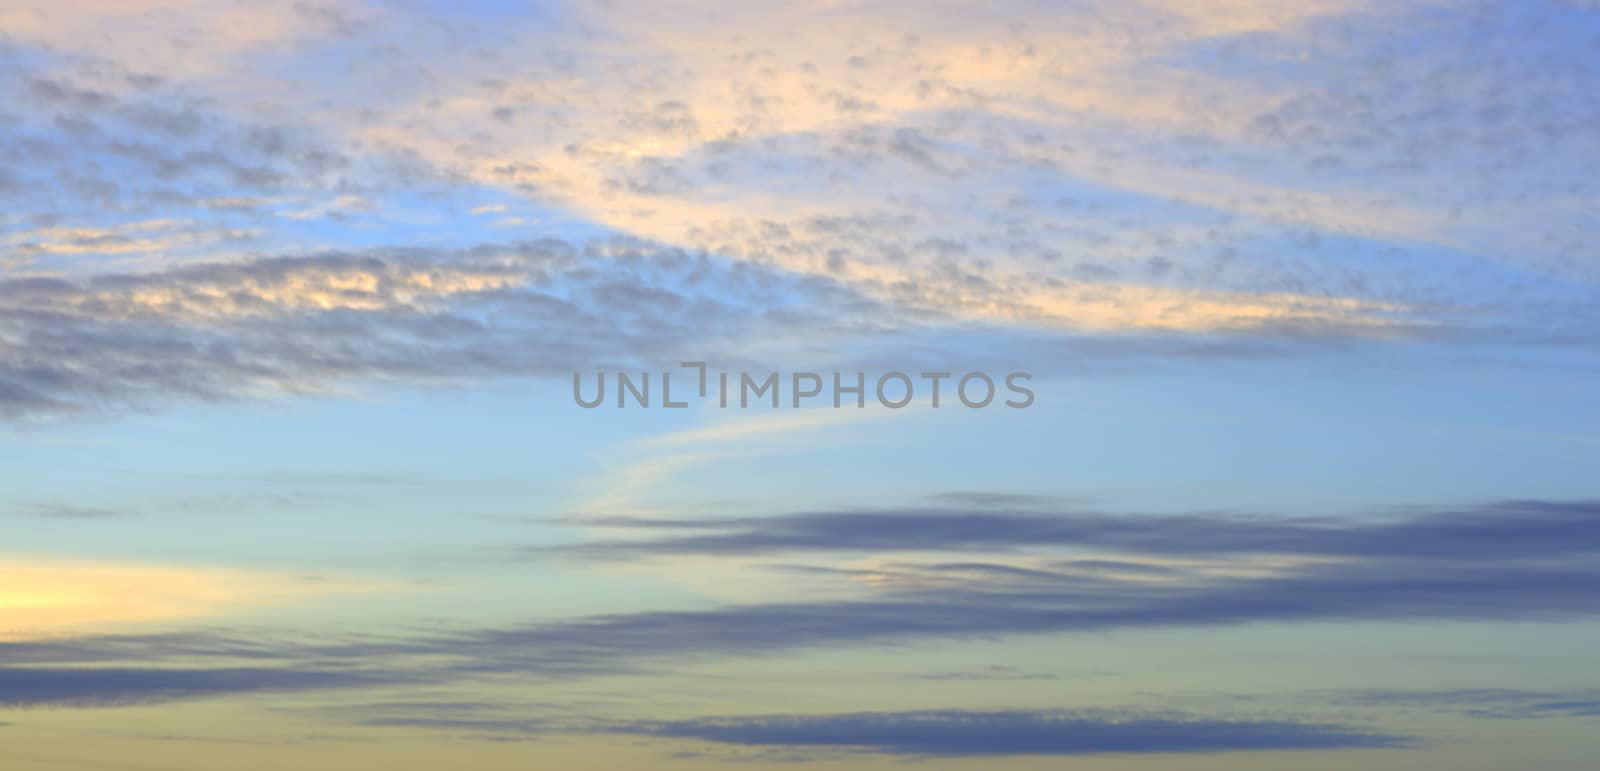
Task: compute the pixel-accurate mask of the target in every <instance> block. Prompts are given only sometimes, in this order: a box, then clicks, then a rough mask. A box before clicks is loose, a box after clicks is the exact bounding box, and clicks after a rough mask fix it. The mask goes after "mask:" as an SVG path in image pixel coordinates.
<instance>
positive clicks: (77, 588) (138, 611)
mask: <svg viewBox="0 0 1600 771" xmlns="http://www.w3.org/2000/svg"><path fill="white" fill-rule="evenodd" d="M370 588H373V587H372V585H364V584H361V583H357V582H345V581H325V580H315V581H314V580H310V579H308V578H307V577H305V576H296V575H291V574H281V573H270V572H264V571H263V572H253V571H242V570H224V569H216V568H197V567H184V566H166V565H133V564H96V563H86V562H81V561H59V560H48V559H40V558H33V557H29V558H18V557H7V556H3V555H0V640H15V639H26V638H31V637H38V636H41V635H52V634H60V633H62V632H68V631H73V632H77V631H89V630H103V629H104V628H106V627H110V626H119V625H124V624H138V623H148V622H153V621H170V620H177V619H189V618H196V617H202V616H210V615H218V614H221V613H223V612H226V611H229V610H232V609H236V608H238V607H240V606H244V605H249V606H261V605H278V604H285V603H289V602H293V601H295V600H297V599H304V598H306V597H309V596H312V595H324V594H329V593H334V592H348V591H360V590H363V589H370Z"/></svg>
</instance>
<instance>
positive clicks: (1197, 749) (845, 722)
mask: <svg viewBox="0 0 1600 771" xmlns="http://www.w3.org/2000/svg"><path fill="white" fill-rule="evenodd" d="M609 730H611V731H613V732H616V733H627V734H640V735H645V736H653V737H659V738H671V739H692V740H698V741H705V742H712V743H716V744H734V745H744V746H765V747H786V748H791V749H832V750H848V751H858V752H869V753H881V754H890V755H907V756H914V757H919V758H962V757H990V756H1017V755H1043V756H1069V755H1103V754H1161V753H1213V752H1239V751H1251V750H1271V751H1286V750H1334V749H1358V748H1360V749H1373V748H1398V747H1407V746H1411V745H1413V744H1414V743H1415V742H1414V741H1413V740H1411V739H1409V738H1407V737H1403V736H1397V735H1394V734H1386V733H1379V732H1375V731H1369V730H1366V729H1362V728H1359V727H1355V726H1348V725H1332V724H1324V723H1298V722H1290V721H1243V720H1238V721H1235V720H1219V719H1208V718H1204V717H1195V716H1190V715H1181V714H1179V715H1174V714H1154V715H1150V714H1137V713H1135V714H1116V713H1097V712H1087V713H1085V712H1023V711H1009V712H1007V711H997V712H976V711H962V710H945V711H919V712H863V713H856V714H843V715H766V716H745V717H723V718H703V719H696V720H670V721H657V722H641V723H630V724H621V725H616V726H612V727H611V728H610V729H609Z"/></svg>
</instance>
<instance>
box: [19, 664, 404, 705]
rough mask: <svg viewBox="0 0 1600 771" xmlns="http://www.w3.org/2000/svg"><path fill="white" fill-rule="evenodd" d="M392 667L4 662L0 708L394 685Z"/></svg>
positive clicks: (150, 701) (398, 678) (130, 702)
mask: <svg viewBox="0 0 1600 771" xmlns="http://www.w3.org/2000/svg"><path fill="white" fill-rule="evenodd" d="M404 680H405V678H404V676H403V675H396V674H393V673H389V674H385V675H382V676H380V675H377V674H374V673H369V672H362V671H355V670H318V669H305V668H301V669H296V668H292V667H251V668H238V667H233V668H216V669H195V668H169V667H161V668H154V667H140V668H132V667H92V668H73V667H10V666H0V709H6V708H9V709H27V708H34V707H72V708H94V707H121V706H130V705H137V704H153V703H159V702H167V701H177V700H183V699H196V698H204V697H212V696H224V695H231V694H243V693H264V692H285V691H306V690H327V689H349V688H359V687H364V686H373V685H394V684H396V683H397V682H403V681H404Z"/></svg>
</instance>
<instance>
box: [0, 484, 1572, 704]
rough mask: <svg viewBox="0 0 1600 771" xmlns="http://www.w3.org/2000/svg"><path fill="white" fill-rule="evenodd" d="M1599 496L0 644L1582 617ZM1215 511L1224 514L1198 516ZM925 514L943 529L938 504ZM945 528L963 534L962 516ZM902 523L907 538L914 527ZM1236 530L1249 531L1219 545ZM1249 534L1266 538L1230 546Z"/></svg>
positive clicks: (626, 667)
mask: <svg viewBox="0 0 1600 771" xmlns="http://www.w3.org/2000/svg"><path fill="white" fill-rule="evenodd" d="M1590 512H1592V508H1591V507H1588V505H1587V504H1560V503H1533V502H1525V503H1521V504H1515V505H1503V506H1483V507H1479V508H1477V509H1473V510H1469V511H1467V512H1464V513H1463V514H1462V515H1460V517H1461V519H1462V522H1461V523H1460V526H1459V527H1454V528H1453V527H1452V526H1451V522H1450V519H1449V518H1448V517H1446V516H1444V515H1442V514H1435V513H1425V514H1421V515H1416V516H1413V517H1411V518H1410V519H1405V518H1401V519H1400V520H1398V521H1393V522H1381V523H1367V524H1365V525H1363V524H1352V525H1349V526H1348V527H1338V528H1336V527H1332V526H1331V525H1323V526H1318V527H1306V526H1303V525H1298V524H1296V525H1286V526H1285V527H1284V528H1282V529H1279V530H1272V529H1271V528H1270V527H1268V526H1267V525H1266V524H1265V523H1263V526H1264V527H1268V530H1267V532H1266V533H1264V534H1262V535H1261V536H1259V537H1252V531H1251V529H1250V527H1248V526H1247V525H1246V524H1244V523H1241V522H1240V521H1239V520H1237V519H1236V518H1232V517H1226V516H1216V517H1212V518H1209V519H1208V518H1207V517H1206V516H1201V515H1194V516H1193V517H1190V518H1188V519H1186V520H1183V521H1180V522H1179V524H1178V527H1177V529H1176V530H1174V531H1173V532H1171V533H1166V532H1164V531H1163V529H1162V528H1161V527H1156V526H1154V525H1155V524H1156V523H1155V522H1150V523H1145V525H1140V526H1138V527H1135V528H1133V529H1132V530H1131V531H1130V530H1124V529H1120V528H1112V529H1110V530H1108V531H1106V532H1109V533H1111V534H1114V535H1116V536H1117V538H1119V539H1122V540H1119V541H1118V543H1119V544H1122V545H1125V546H1130V547H1133V548H1135V549H1143V550H1144V551H1146V552H1154V553H1156V554H1158V555H1159V554H1160V552H1167V553H1168V555H1167V556H1168V557H1170V556H1172V555H1177V556H1180V557H1183V559H1180V560H1176V561H1169V560H1167V559H1156V560H1152V559H1151V558H1150V557H1148V556H1140V555H1133V556H1129V557H1124V558H1121V559H1117V558H1114V557H1110V556H1106V555H1105V554H1103V553H1101V554H1098V555H1097V556H1092V557H1085V556H1083V555H1082V554H1078V553H1073V552H1072V551H1071V550H1060V549H1059V544H1061V543H1063V541H1062V540H1061V539H1059V538H1055V539H1054V542H1052V539H1051V538H1048V537H1047V538H1042V539H1040V541H1041V543H1039V544H1038V546H1040V548H1041V549H1043V552H1041V553H1040V554H1035V555H1031V558H1030V559H1020V558H1019V557H1018V555H1015V554H1003V553H1002V554H988V555H971V556H966V557H963V558H962V559H960V560H944V561H935V562H927V561H918V560H914V559H909V558H908V559H902V560H900V561H899V562H887V563H884V564H882V565H879V566H877V567H872V568H865V569H857V570H855V571H854V572H853V573H851V574H849V575H848V577H849V578H850V580H852V581H853V582H854V591H852V592H850V593H847V594H845V595H844V596H838V595H833V596H831V597H828V598H823V599H810V600H785V601H770V602H755V603H738V604H728V605H722V606H717V607H711V608H703V609H689V610H674V609H661V610H650V611H637V612H626V613H610V614H595V615H588V616H577V617H572V618H567V619H557V620H547V621H540V622H533V623H525V624H507V625H503V626H494V627H483V628H468V629H443V630H439V631H437V632H434V633H418V634H414V635H409V636H407V635H400V636H395V637H390V638H383V639H376V640H374V639H356V638H351V639H340V638H338V637H333V638H327V639H317V640H295V639H292V638H288V639H285V638H279V639H261V640H251V639H238V638H236V637H235V636H232V635H227V634H220V635H219V634H206V635H183V634H177V635H172V636H153V637H142V638H138V637H135V638H129V637H110V638H83V639H79V640H66V641H57V642H46V641H35V642H11V643H0V655H3V656H4V657H5V659H6V660H7V661H8V662H12V663H13V664H14V665H17V666H23V665H28V664H51V665H60V664H63V663H68V662H88V661H116V660H129V661H159V660H167V659H169V658H170V657H171V656H175V655H177V656H184V657H191V658H190V659H186V660H188V661H192V660H193V659H192V657H197V656H198V657H210V656H220V657H229V656H237V655H241V653H243V654H244V655H250V656H255V657H260V658H261V660H263V661H282V662H289V661H293V662H313V661H314V662H318V663H320V664H321V665H322V666H325V667H331V666H354V665H362V666H376V664H375V662H379V661H384V660H406V661H416V660H417V659H416V657H426V659H427V660H429V661H431V662H433V664H432V665H431V667H432V668H433V670H434V671H436V672H438V673H441V674H442V673H448V674H449V675H450V676H451V677H456V678H469V679H470V678H473V677H480V676H487V675H495V674H499V675H506V674H510V675H517V676H524V677H533V678H574V677H578V678H582V677H594V676H600V675H621V674H628V673H635V672H642V671H649V668H650V667H651V666H653V665H654V664H656V663H658V662H663V661H672V662H684V661H694V660H713V659H714V660H724V659H726V658H728V657H736V656H746V657H748V656H770V655H776V654H782V653H790V652H798V651H804V650H816V649H838V648H852V647H863V646H884V645H902V644H907V643H928V642H935V641H955V640H971V639H980V638H982V639H988V638H993V637H996V636H1021V635H1050V634H1084V633H1096V632H1106V631H1113V630H1126V629H1146V630H1179V629H1185V628H1193V627H1221V626H1237V625H1244V624H1268V623H1275V624H1296V623H1314V622H1353V621H1377V622H1406V623H1416V622H1419V621H1496V622H1502V623H1510V622H1516V621H1541V622H1550V621H1576V620H1584V619H1593V618H1594V617H1595V614H1596V608H1595V605H1594V603H1593V597H1594V596H1595V594H1596V592H1600V569H1596V567H1595V566H1596V564H1597V562H1596V560H1595V559H1594V557H1595V553H1596V552H1597V551H1600V539H1597V538H1595V537H1594V535H1593V533H1592V531H1590V530H1587V529H1585V528H1586V527H1589V526H1590V525H1588V524H1587V523H1588V522H1589V521H1590V520H1591V519H1592V517H1591V514H1590ZM1541 517H1543V518H1544V519H1541ZM961 522H962V521H961V520H960V519H956V520H955V523H957V524H960V523H961ZM1207 522H1211V523H1213V524H1214V525H1215V526H1216V529H1215V530H1214V531H1207V529H1206V528H1205V527H1204V525H1205V523H1207ZM922 524H923V529H924V530H928V531H931V532H935V533H937V532H939V527H938V522H936V521H932V522H929V521H925V522H923V523H922ZM1147 525H1148V526H1147ZM944 532H945V534H946V536H947V537H949V538H955V537H959V536H960V534H961V533H962V532H964V531H963V530H962V529H961V528H960V527H950V528H946V529H945V531H944ZM1129 533H1132V534H1133V535H1136V536H1137V537H1136V538H1131V539H1130V538H1129V536H1128V534H1129ZM908 537H910V538H914V537H916V536H911V535H909V531H908ZM1019 537H1020V536H1019ZM1234 540H1236V541H1237V543H1239V544H1241V547H1242V548H1241V549H1232V548H1229V547H1228V546H1227V545H1226V544H1227V543H1228V542H1230V541H1234ZM982 543H983V544H985V546H987V547H988V548H999V547H1003V546H1012V545H1017V544H1015V543H1014V542H1012V541H997V540H995V539H988V540H984V541H982ZM1102 551H1103V550H1102ZM1257 551H1261V552H1272V553H1271V554H1267V553H1263V554H1260V555H1258V556H1255V557H1252V558H1250V559H1241V557H1240V556H1239V554H1241V553H1243V554H1250V553H1252V552H1257ZM1152 564H1153V567H1154V568H1155V569H1141V568H1145V567H1148V566H1152ZM817 567H821V568H823V570H824V572H826V571H838V570H839V568H838V567H835V566H827V565H823V566H817ZM863 577H865V578H866V579H868V580H861V579H862V578H863ZM821 578H825V579H826V578H830V576H828V575H826V574H824V575H822V576H821Z"/></svg>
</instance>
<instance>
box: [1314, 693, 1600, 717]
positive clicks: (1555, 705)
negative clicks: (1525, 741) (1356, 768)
mask: <svg viewBox="0 0 1600 771" xmlns="http://www.w3.org/2000/svg"><path fill="white" fill-rule="evenodd" d="M1319 696H1321V697H1323V698H1329V699H1330V700H1332V701H1333V702H1334V703H1338V704H1353V705H1359V706H1364V707H1373V706H1378V707H1401V708H1421V709H1426V710H1431V711H1438V712H1445V713H1449V714H1456V715H1465V716H1468V717H1477V718H1488V719H1493V720H1542V719H1584V718H1596V717H1600V691H1597V690H1577V691H1533V690H1520V689H1508V688H1462V689H1454V690H1436V691H1407V690H1364V691H1341V692H1334V693H1332V694H1320V695H1319Z"/></svg>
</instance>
